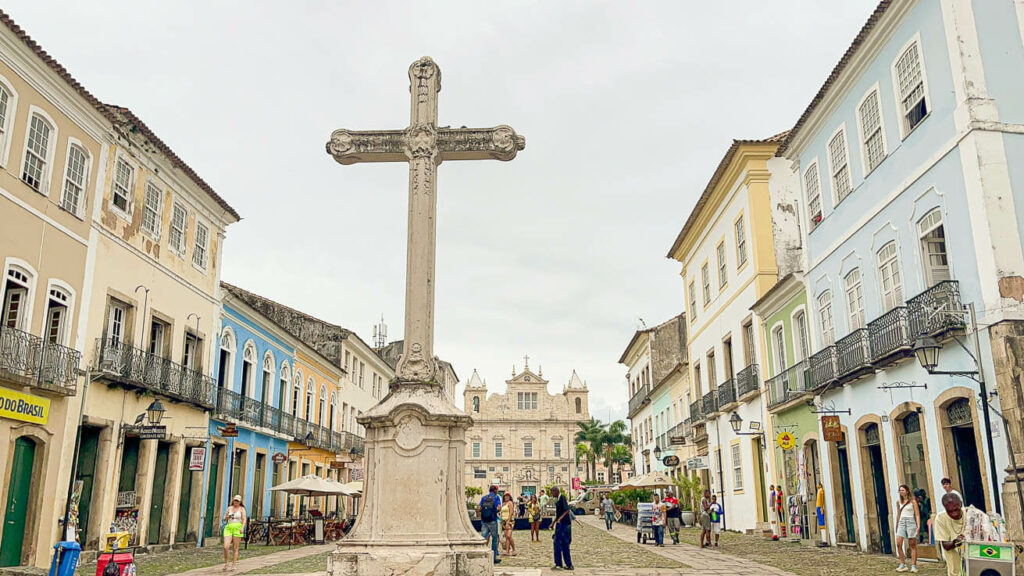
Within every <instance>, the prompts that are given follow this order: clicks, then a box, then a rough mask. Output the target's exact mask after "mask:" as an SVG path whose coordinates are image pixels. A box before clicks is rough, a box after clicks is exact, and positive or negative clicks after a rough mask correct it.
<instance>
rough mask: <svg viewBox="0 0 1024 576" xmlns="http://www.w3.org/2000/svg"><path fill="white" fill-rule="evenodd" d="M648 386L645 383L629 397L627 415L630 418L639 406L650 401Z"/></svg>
mask: <svg viewBox="0 0 1024 576" xmlns="http://www.w3.org/2000/svg"><path fill="white" fill-rule="evenodd" d="M650 392H651V390H650V388H649V387H648V386H647V385H646V384H645V385H643V386H641V387H640V389H639V390H637V391H636V394H633V397H632V398H630V399H629V416H630V417H631V418H632V417H633V415H634V414H636V412H637V410H639V409H640V407H641V406H643V405H644V404H646V403H648V402H650V401H651V399H650Z"/></svg>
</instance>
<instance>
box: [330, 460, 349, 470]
mask: <svg viewBox="0 0 1024 576" xmlns="http://www.w3.org/2000/svg"><path fill="white" fill-rule="evenodd" d="M345 464H347V462H339V461H337V460H331V463H330V467H331V470H341V469H343V468H345Z"/></svg>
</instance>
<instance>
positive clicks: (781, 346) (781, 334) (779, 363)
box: [772, 326, 786, 374]
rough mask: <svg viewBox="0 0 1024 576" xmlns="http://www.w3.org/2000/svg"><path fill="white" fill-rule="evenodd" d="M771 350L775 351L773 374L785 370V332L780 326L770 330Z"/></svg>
mask: <svg viewBox="0 0 1024 576" xmlns="http://www.w3.org/2000/svg"><path fill="white" fill-rule="evenodd" d="M772 350H773V351H774V352H775V354H774V356H775V374H782V373H783V372H785V371H786V333H785V331H784V330H783V329H782V326H776V327H775V329H774V330H772Z"/></svg>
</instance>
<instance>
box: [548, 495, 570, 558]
mask: <svg viewBox="0 0 1024 576" xmlns="http://www.w3.org/2000/svg"><path fill="white" fill-rule="evenodd" d="M551 497H552V498H554V499H555V566H554V567H553V568H552V570H574V568H573V567H572V558H571V557H570V556H569V544H571V543H572V512H571V509H570V507H569V502H568V501H567V500H566V499H565V496H563V495H562V494H561V490H559V489H558V487H557V486H556V487H554V488H552V489H551Z"/></svg>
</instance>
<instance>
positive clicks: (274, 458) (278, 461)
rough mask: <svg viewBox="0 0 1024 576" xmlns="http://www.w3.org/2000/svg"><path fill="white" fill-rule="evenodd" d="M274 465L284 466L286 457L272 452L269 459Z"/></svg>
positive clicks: (280, 453)
mask: <svg viewBox="0 0 1024 576" xmlns="http://www.w3.org/2000/svg"><path fill="white" fill-rule="evenodd" d="M270 459H271V460H272V461H273V462H274V464H284V463H285V461H286V460H288V455H287V454H284V453H282V452H274V455H273V456H272V457H271V458H270Z"/></svg>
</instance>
